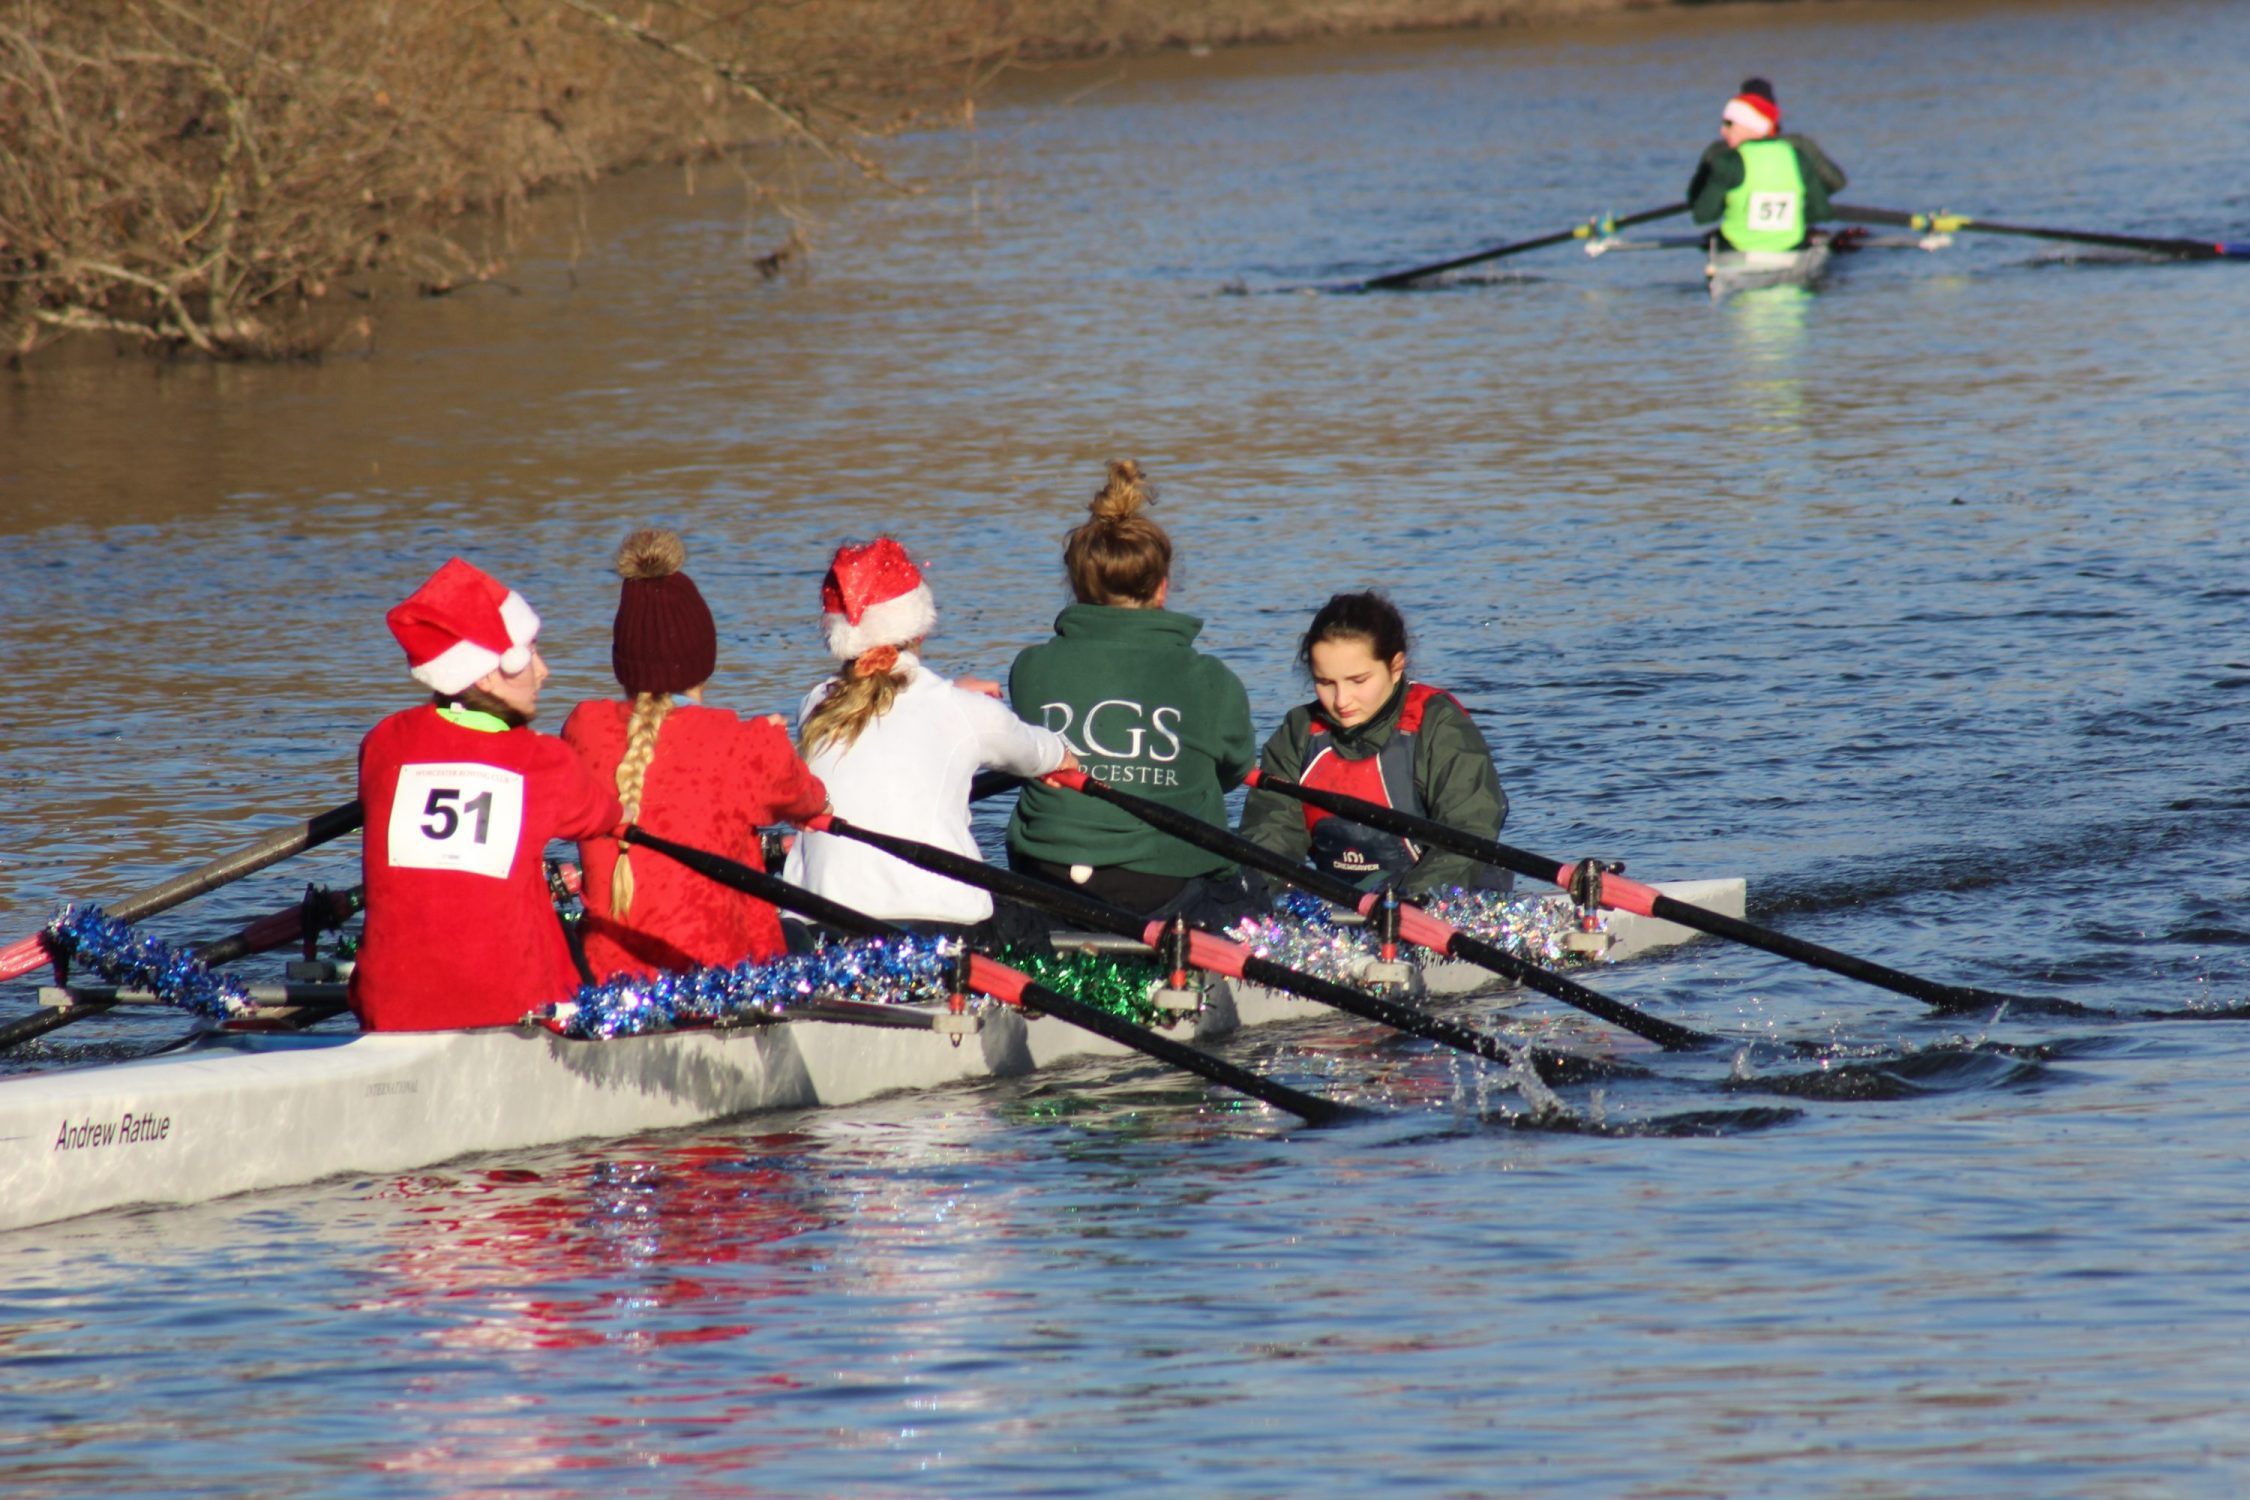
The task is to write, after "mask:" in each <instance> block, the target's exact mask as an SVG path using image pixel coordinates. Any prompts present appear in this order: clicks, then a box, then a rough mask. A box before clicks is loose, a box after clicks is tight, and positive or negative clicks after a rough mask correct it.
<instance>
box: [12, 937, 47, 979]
mask: <svg viewBox="0 0 2250 1500" xmlns="http://www.w3.org/2000/svg"><path fill="white" fill-rule="evenodd" d="M49 957H50V955H49V954H48V952H47V941H46V934H45V933H40V932H35V933H33V934H32V935H31V936H30V937H27V938H18V939H17V940H16V941H15V942H12V943H10V944H9V945H8V946H7V947H5V948H0V979H21V978H22V977H23V976H24V975H26V974H29V973H30V972H31V971H32V970H34V969H44V968H45V967H47V962H48V959H49Z"/></svg>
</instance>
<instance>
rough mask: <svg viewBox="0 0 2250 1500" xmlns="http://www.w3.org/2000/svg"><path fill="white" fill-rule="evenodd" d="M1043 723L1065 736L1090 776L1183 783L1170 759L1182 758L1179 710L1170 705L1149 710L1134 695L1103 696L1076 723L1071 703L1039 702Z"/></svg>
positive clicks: (1143, 783) (1146, 782)
mask: <svg viewBox="0 0 2250 1500" xmlns="http://www.w3.org/2000/svg"><path fill="white" fill-rule="evenodd" d="M1039 718H1040V722H1042V723H1043V724H1045V725H1046V727H1047V728H1049V729H1051V730H1053V731H1054V732H1055V733H1057V734H1059V735H1061V736H1062V737H1063V743H1064V744H1066V745H1068V746H1070V749H1071V753H1072V754H1074V755H1076V756H1077V757H1078V758H1079V760H1081V761H1083V762H1085V764H1086V774H1087V775H1089V776H1091V777H1093V778H1094V779H1095V780H1096V781H1106V782H1109V783H1111V784H1112V785H1120V784H1122V785H1139V786H1178V785H1179V784H1180V774H1179V772H1178V771H1176V770H1174V769H1172V768H1171V762H1173V761H1176V760H1178V759H1179V758H1180V710H1179V708H1178V707H1177V706H1176V705H1174V704H1170V703H1164V704H1159V705H1157V706H1156V707H1155V708H1153V709H1152V708H1149V707H1147V706H1146V705H1144V704H1140V703H1136V702H1134V701H1133V700H1132V699H1130V698H1104V699H1103V700H1102V701H1101V702H1099V703H1096V704H1094V705H1093V706H1092V707H1090V708H1088V709H1087V710H1086V717H1085V718H1084V719H1082V720H1079V721H1078V722H1077V723H1075V724H1074V723H1072V718H1073V708H1072V705H1070V704H1068V703H1042V704H1040V705H1039Z"/></svg>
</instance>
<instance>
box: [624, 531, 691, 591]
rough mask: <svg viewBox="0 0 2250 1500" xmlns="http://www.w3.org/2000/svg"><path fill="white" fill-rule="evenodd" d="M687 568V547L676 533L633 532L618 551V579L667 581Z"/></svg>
mask: <svg viewBox="0 0 2250 1500" xmlns="http://www.w3.org/2000/svg"><path fill="white" fill-rule="evenodd" d="M686 566H687V547H686V546H685V545H684V544H683V543H682V542H681V541H680V535H679V533H678V532H676V531H660V530H657V529H654V528H649V529H646V530H642V531H636V532H634V533H633V534H632V535H631V536H629V537H627V538H625V544H624V545H623V546H621V547H619V548H618V549H617V576H618V577H620V578H628V579H630V578H669V577H671V576H672V575H673V574H674V573H677V572H679V571H680V569H682V568H684V567H686Z"/></svg>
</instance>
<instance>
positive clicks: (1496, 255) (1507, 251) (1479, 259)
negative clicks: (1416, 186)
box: [1345, 203, 1688, 292]
mask: <svg viewBox="0 0 2250 1500" xmlns="http://www.w3.org/2000/svg"><path fill="white" fill-rule="evenodd" d="M1687 211H1688V206H1687V205H1686V204H1685V203H1668V204H1666V205H1665V206H1664V207H1662V208H1649V209H1643V210H1642V211H1641V212H1639V213H1637V214H1627V215H1626V216H1625V217H1624V218H1622V219H1613V218H1600V219H1588V220H1587V221H1586V222H1585V223H1583V224H1573V225H1572V226H1571V227H1570V228H1568V229H1558V230H1556V231H1555V232H1554V233H1553V234H1543V235H1540V236H1539V237H1538V238H1536V239H1529V240H1517V241H1516V242H1515V243H1513V244H1509V245H1494V246H1493V247H1492V248H1491V249H1489V250H1479V251H1476V252H1475V253H1474V254H1470V255H1457V256H1455V257H1454V258H1453V259H1451V260H1441V261H1439V262H1437V263H1436V264H1435V265H1428V266H1414V267H1412V268H1410V269H1408V270H1404V271H1392V272H1390V273H1389V274H1387V275H1383V276H1371V277H1369V278H1368V279H1367V280H1365V281H1362V282H1360V283H1358V284H1357V285H1356V286H1351V287H1347V288H1345V290H1346V291H1356V292H1388V291H1392V290H1395V289H1396V288H1398V287H1402V286H1407V285H1409V284H1411V283H1413V282H1417V281H1420V280H1421V279H1422V278H1423V277H1425V276H1436V275H1438V274H1440V273H1441V272H1445V271H1458V270H1460V269H1461V268H1462V267H1463V266H1474V265H1479V264H1482V263H1483V262H1485V261H1488V260H1500V259H1502V258H1503V257H1505V256H1510V255H1521V254H1523V253H1524V252H1525V251H1526V250H1544V249H1546V248H1547V247H1548V246H1549V245H1567V244H1569V243H1570V242H1571V241H1572V240H1591V239H1596V238H1600V237H1602V236H1606V235H1612V234H1615V233H1616V232H1617V231H1618V230H1620V229H1628V228H1630V227H1632V226H1633V225H1635V224H1647V223H1650V222H1652V221H1653V220H1656V219H1669V218H1671V217H1673V216H1674V215H1675V214H1684V213H1686V212H1687Z"/></svg>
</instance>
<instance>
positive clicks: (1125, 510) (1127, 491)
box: [1086, 458, 1156, 521]
mask: <svg viewBox="0 0 2250 1500" xmlns="http://www.w3.org/2000/svg"><path fill="white" fill-rule="evenodd" d="M1155 502H1156V491H1155V490H1154V489H1153V488H1151V487H1150V485H1149V482H1148V481H1147V480H1145V479H1143V478H1142V477H1141V466H1140V465H1139V464H1137V463H1134V462H1133V461H1132V460H1131V459H1129V458H1113V459H1111V460H1110V461H1109V480H1108V482H1107V483H1106V484H1104V485H1103V486H1102V488H1101V493H1099V494H1097V495H1096V496H1094V502H1093V504H1091V505H1089V506H1087V507H1086V508H1087V509H1088V510H1089V511H1092V512H1093V514H1094V519H1095V520H1097V521H1122V520H1124V519H1125V518H1126V517H1127V516H1130V515H1132V514H1133V513H1134V512H1136V511H1138V510H1139V509H1140V508H1141V507H1142V506H1144V505H1153V504H1154V503H1155Z"/></svg>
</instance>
